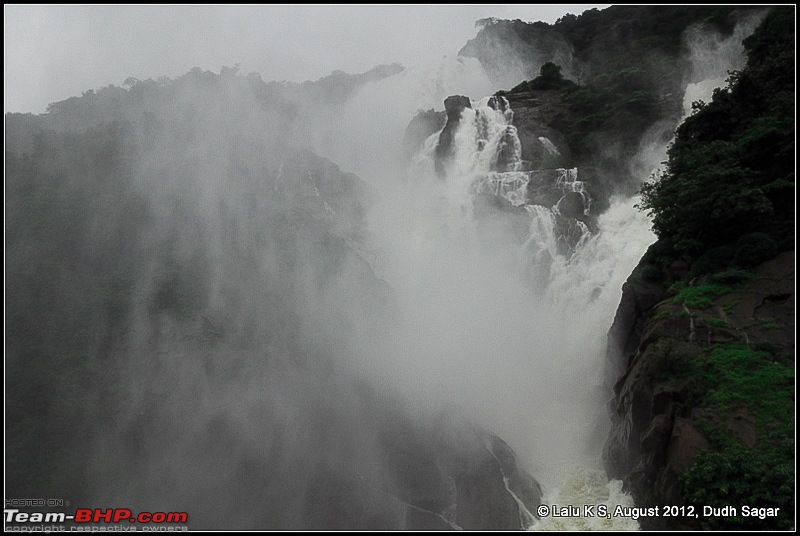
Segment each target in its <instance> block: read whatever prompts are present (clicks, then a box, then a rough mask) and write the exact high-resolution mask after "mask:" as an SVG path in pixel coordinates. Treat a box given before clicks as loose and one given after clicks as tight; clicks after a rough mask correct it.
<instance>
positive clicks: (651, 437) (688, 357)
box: [604, 251, 795, 528]
mask: <svg viewBox="0 0 800 536" xmlns="http://www.w3.org/2000/svg"><path fill="white" fill-rule="evenodd" d="M678 269H680V267H678ZM725 277H726V276H717V277H716V278H715V277H713V276H712V277H706V278H698V279H696V280H694V281H693V283H692V285H691V286H686V287H683V288H681V285H677V286H673V287H672V288H670V289H667V288H665V287H664V286H663V285H660V284H658V283H653V282H648V281H646V279H645V278H644V277H643V275H642V272H641V270H640V269H637V270H636V271H635V272H634V273H633V274H632V275H631V277H630V278H629V279H628V282H627V283H626V284H625V286H624V287H623V297H622V302H621V304H620V307H619V309H618V311H617V315H616V318H615V320H614V324H613V326H612V328H611V330H610V332H609V355H608V359H609V363H610V377H611V378H619V379H618V380H617V381H616V383H615V384H614V387H613V389H614V401H613V404H612V415H613V419H612V420H613V428H612V431H611V434H610V437H609V439H608V442H607V444H606V448H605V454H604V459H605V465H606V469H607V471H608V473H609V476H611V477H613V478H621V479H623V480H624V482H625V486H626V487H627V489H629V490H630V492H631V493H632V494H633V495H634V498H635V500H636V502H637V504H638V505H640V506H663V505H689V504H696V503H695V502H694V501H693V500H692V499H694V500H696V499H697V497H696V496H693V495H692V491H693V490H692V485H693V484H692V482H691V481H690V480H687V478H689V477H691V476H693V475H694V473H696V472H697V471H698V470H697V469H694V472H690V469H692V468H693V466H695V464H697V463H698V462H700V463H703V462H704V461H705V462H706V463H709V462H708V461H707V460H708V458H701V454H703V453H706V455H708V453H709V452H711V451H713V450H714V449H717V448H718V449H722V450H725V449H735V448H739V447H738V445H741V446H743V448H746V449H749V450H750V458H749V459H747V460H746V461H745V463H747V464H752V465H751V466H750V467H740V468H736V470H735V473H734V474H732V475H726V474H724V473H723V472H719V473H718V474H717V477H718V478H719V479H724V478H730V479H731V481H732V482H734V483H735V482H737V481H738V482H739V483H740V485H741V486H743V487H744V486H749V485H753V483H752V482H749V480H748V479H749V478H755V477H754V476H753V475H751V474H750V472H751V471H752V472H753V473H758V475H757V476H758V478H760V479H761V481H762V482H761V484H760V485H759V486H758V488H759V489H760V490H761V491H763V488H762V486H775V488H776V489H780V488H781V487H782V486H785V485H787V484H789V485H791V479H789V478H788V476H789V475H782V474H779V473H775V474H773V473H771V472H769V471H764V467H760V466H757V465H756V464H757V463H758V462H759V461H760V459H761V458H763V457H764V456H768V455H767V454H763V452H764V451H771V450H772V449H773V448H774V447H775V443H774V442H775V436H776V434H778V435H779V434H780V433H781V428H780V427H781V426H786V423H785V422H783V419H784V418H785V417H786V415H785V414H784V413H785V410H786V409H787V404H788V409H789V410H790V411H791V396H792V392H793V378H792V374H791V369H792V367H793V366H794V358H793V356H794V332H795V324H794V310H795V309H794V308H795V293H794V281H795V273H794V252H793V251H790V252H784V253H782V254H780V255H779V256H778V257H777V258H775V259H773V260H771V261H768V262H766V263H764V264H761V265H760V266H758V267H757V268H756V269H755V270H754V271H753V273H752V274H749V275H736V274H733V275H728V276H727V277H728V279H725ZM723 279H725V282H724V283H722V282H720V281H721V280H723ZM697 296H702V297H703V299H698V298H697ZM787 396H788V397H789V398H787ZM781 407H782V408H783V409H781ZM731 442H735V443H737V444H738V445H737V446H735V447H732V446H730V443H731ZM769 455H771V454H769ZM781 463H783V464H785V461H783V462H781ZM773 469H776V468H773ZM759 471H761V473H759ZM755 488H756V486H754V485H753V488H752V489H751V490H750V493H751V495H750V497H751V500H754V501H756V502H757V504H754V506H763V507H770V506H771V507H776V508H777V507H781V506H785V505H783V504H782V503H780V502H779V501H778V500H776V499H773V500H770V499H768V498H765V497H763V496H762V497H759V496H758V495H757V493H756V492H755ZM743 498H744V497H737V496H736V495H735V494H734V492H733V490H732V491H731V498H730V501H736V500H741V499H743ZM709 505H710V504H709ZM700 506H702V505H700ZM714 506H716V505H714ZM721 506H724V505H721ZM786 515H787V516H788V515H789V512H786ZM786 520H787V517H781V522H785V521H786ZM776 521H777V520H776ZM676 522H677V523H678V526H680V525H685V526H688V527H698V526H708V525H707V524H705V525H704V524H701V523H700V522H698V521H697V520H693V519H678V520H670V519H664V518H644V519H643V520H642V525H643V527H645V528H675V527H676V524H675V523H676ZM718 522H719V523H720V524H719V525H716V526H717V527H723V526H736V522H735V520H730V519H729V520H723V519H720V520H718ZM711 526H714V525H711ZM761 526H762V527H763V526H764V525H761ZM770 526H775V527H778V526H782V525H780V524H777V523H776V524H774V525H770Z"/></svg>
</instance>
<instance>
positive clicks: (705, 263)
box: [691, 245, 736, 277]
mask: <svg viewBox="0 0 800 536" xmlns="http://www.w3.org/2000/svg"><path fill="white" fill-rule="evenodd" d="M735 254H736V248H735V247H733V246H731V245H727V246H717V247H715V248H711V249H709V250H708V251H706V252H705V253H703V254H702V255H700V257H699V258H698V259H697V260H696V261H695V262H694V264H693V265H692V269H691V275H692V277H697V276H699V275H705V274H710V273H713V272H717V271H719V270H724V269H725V268H727V267H728V266H730V264H731V262H732V261H733V257H734V255H735Z"/></svg>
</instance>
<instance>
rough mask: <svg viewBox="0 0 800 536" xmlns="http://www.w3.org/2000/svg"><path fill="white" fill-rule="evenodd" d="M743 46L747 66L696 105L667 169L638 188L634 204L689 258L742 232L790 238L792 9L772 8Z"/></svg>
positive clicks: (785, 241)
mask: <svg viewBox="0 0 800 536" xmlns="http://www.w3.org/2000/svg"><path fill="white" fill-rule="evenodd" d="M744 45H745V48H746V50H747V53H748V62H747V66H746V67H745V68H744V70H742V71H740V72H734V73H732V74H731V76H730V78H729V83H728V85H727V87H725V88H720V89H717V90H716V91H715V92H714V96H713V99H712V101H711V102H710V103H703V102H697V103H695V104H694V113H693V114H692V115H691V116H690V117H689V118H687V119H686V121H685V122H684V123H683V124H682V125H681V126H680V128H679V129H678V132H677V136H676V139H675V142H674V143H673V144H672V146H671V147H670V149H669V152H668V155H669V161H668V162H667V169H666V172H665V173H663V174H662V175H661V176H659V177H657V178H656V179H655V180H653V181H651V182H648V183H646V184H645V185H643V187H642V190H641V193H642V203H641V208H642V209H644V210H646V211H648V213H649V214H650V215H651V216H652V218H653V229H654V231H655V232H656V234H657V235H658V236H659V238H660V239H662V240H668V241H670V242H671V243H672V244H673V249H674V254H675V255H676V256H677V255H686V256H688V258H690V259H692V260H695V259H697V258H698V257H699V256H700V255H701V254H703V253H704V252H707V251H708V250H710V249H711V248H715V247H720V246H725V245H735V244H736V243H737V241H739V240H740V239H741V237H742V236H743V235H745V234H748V233H755V232H759V233H766V235H767V237H765V238H764V241H765V242H766V241H767V240H773V241H775V242H776V243H778V244H783V245H784V246H788V245H789V242H788V241H789V240H792V237H793V228H794V182H795V177H794V154H795V143H794V135H795V127H794V121H795V120H794V117H795V116H794V91H795V87H794V13H793V10H792V9H791V8H778V9H775V10H774V11H773V12H772V13H771V14H770V15H768V17H767V18H766V19H765V20H764V22H763V24H761V26H760V27H759V28H758V29H757V31H756V32H755V33H754V34H753V35H752V36H751V37H749V38H748V39H746V40H745V41H744ZM784 249H785V248H784ZM734 251H735V250H734ZM776 253H777V252H776Z"/></svg>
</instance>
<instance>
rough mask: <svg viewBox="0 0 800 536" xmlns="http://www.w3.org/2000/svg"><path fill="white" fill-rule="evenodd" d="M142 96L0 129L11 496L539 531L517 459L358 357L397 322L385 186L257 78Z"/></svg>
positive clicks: (255, 519) (144, 89)
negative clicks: (327, 153)
mask: <svg viewBox="0 0 800 536" xmlns="http://www.w3.org/2000/svg"><path fill="white" fill-rule="evenodd" d="M130 86H131V87H130V88H129V89H123V88H106V89H105V90H101V91H98V92H97V93H96V94H95V93H87V94H85V95H84V96H82V97H76V98H74V99H70V100H68V101H65V102H62V103H55V104H54V105H52V106H51V108H50V112H49V113H47V114H44V115H42V116H35V117H34V116H25V115H19V114H16V115H15V114H12V115H8V116H7V117H6V123H7V126H8V127H9V128H7V131H6V140H7V145H6V169H5V171H6V229H7V234H6V245H7V258H6V270H7V272H6V273H7V275H6V277H7V307H8V313H9V314H8V320H7V322H8V324H7V328H8V330H7V340H6V367H7V368H6V372H7V374H6V382H7V383H6V396H7V398H6V412H7V413H6V416H7V420H6V437H7V439H8V445H7V451H6V465H7V467H8V475H7V478H8V480H7V487H8V490H7V491H8V493H9V495H10V496H13V497H64V498H65V499H66V500H69V501H70V502H71V503H72V504H114V505H122V504H125V505H127V506H128V507H131V508H134V509H137V510H140V511H145V510H149V511H161V510H167V509H168V510H173V511H186V512H188V513H189V523H188V524H189V526H190V527H191V528H218V529H222V528H227V529H229V528H233V527H235V528H243V529H245V528H248V529H264V528H269V529H310V528H312V529H329V530H330V529H336V528H341V529H350V530H353V529H401V528H427V527H436V528H447V529H451V528H455V527H456V526H458V527H461V528H467V529H469V528H476V529H477V528H495V529H518V528H521V527H522V526H523V523H527V522H528V520H527V519H526V518H525V517H524V515H523V514H522V512H523V510H524V509H531V510H534V509H535V507H536V506H537V504H538V501H539V495H540V492H539V489H538V484H537V483H536V481H535V480H533V479H532V478H531V477H530V476H529V475H527V473H525V472H524V471H523V470H522V469H521V468H518V467H517V465H516V462H515V458H514V454H513V451H511V449H510V447H508V446H507V445H506V444H505V443H504V442H503V441H502V440H500V439H499V438H497V437H495V436H493V435H491V434H489V433H487V432H484V431H482V430H480V429H476V428H475V427H473V426H472V425H471V424H468V423H461V422H454V421H452V420H451V419H448V420H447V423H446V424H447V426H445V425H443V424H442V423H439V422H438V421H437V420H436V417H435V416H427V417H426V418H427V419H428V420H426V419H424V418H417V417H415V418H412V417H410V415H412V412H411V411H410V410H408V408H406V406H404V405H403V403H401V402H399V401H398V399H397V397H395V396H394V395H393V393H391V392H387V391H386V390H382V389H378V388H377V387H376V386H375V385H373V384H372V383H371V378H370V377H368V374H367V373H366V372H364V371H363V370H361V369H360V368H359V366H358V360H357V359H356V354H359V353H365V352H367V351H368V350H367V349H365V348H364V347H363V346H359V345H358V344H357V343H356V341H355V340H354V339H355V337H354V336H353V331H354V330H355V329H356V328H358V327H359V326H360V327H365V329H369V330H371V331H373V332H375V333H381V332H383V330H384V329H385V327H384V326H385V323H391V322H393V321H394V318H393V315H394V306H393V300H394V295H393V292H392V290H391V288H389V286H388V285H387V284H386V283H385V282H383V281H380V280H379V279H378V278H377V277H376V276H375V274H374V272H373V270H372V267H371V266H370V264H369V263H368V262H367V261H366V260H365V255H364V254H363V248H364V247H365V245H364V237H365V235H366V234H367V230H366V227H365V214H366V211H367V209H368V208H369V206H370V205H371V204H372V203H373V202H374V196H375V192H374V190H373V189H372V188H371V187H370V186H368V184H367V183H366V182H364V181H363V180H361V179H360V178H359V177H357V176H355V175H353V174H351V173H347V172H344V171H342V170H341V169H340V168H339V167H338V166H336V165H335V164H334V163H332V162H330V161H328V160H326V159H324V158H321V157H319V156H316V155H314V154H313V153H311V152H309V151H307V150H303V149H301V148H298V147H297V146H296V145H295V141H296V140H295V139H294V137H293V136H292V135H291V132H292V128H293V126H294V123H293V121H294V119H295V115H296V114H295V113H294V112H293V109H292V107H291V106H285V105H286V104H287V103H286V100H285V99H279V98H272V97H269V96H268V95H269V92H268V86H267V85H266V84H264V83H263V82H261V81H260V80H258V79H255V78H253V77H242V76H239V75H238V74H237V73H236V72H235V70H224V71H223V72H222V73H220V74H219V75H217V74H214V73H209V72H200V71H199V70H198V71H192V72H190V73H188V74H187V75H185V76H183V77H181V78H179V79H177V80H174V81H171V80H162V81H160V82H131V84H130ZM326 91H327V90H325V91H323V92H322V93H318V95H322V94H327V93H326ZM265 92H267V93H265ZM320 98H322V97H320ZM301 101H302V99H301ZM369 357H371V356H369V355H367V356H366V357H364V360H367V359H368V358H369ZM518 498H522V501H523V502H518ZM523 505H527V506H526V507H524V508H523Z"/></svg>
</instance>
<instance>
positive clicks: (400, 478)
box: [381, 417, 541, 530]
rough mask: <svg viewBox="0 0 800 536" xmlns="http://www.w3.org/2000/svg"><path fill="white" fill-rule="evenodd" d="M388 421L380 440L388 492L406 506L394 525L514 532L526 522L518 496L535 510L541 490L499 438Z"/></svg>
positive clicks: (414, 528)
mask: <svg viewBox="0 0 800 536" xmlns="http://www.w3.org/2000/svg"><path fill="white" fill-rule="evenodd" d="M387 424H389V426H387V428H386V430H385V432H384V434H383V436H382V440H381V441H382V443H383V444H384V449H385V451H386V452H387V456H388V457H387V460H388V467H389V468H390V470H391V472H392V473H393V474H394V475H395V476H394V483H395V484H394V486H395V487H394V489H393V490H392V491H391V495H392V496H394V497H395V498H396V500H397V501H399V504H400V505H401V506H402V507H404V508H405V509H406V514H405V522H404V524H403V525H402V526H401V527H398V528H404V529H407V530H426V529H428V528H430V529H435V530H439V529H445V530H448V529H449V530H452V529H464V530H518V529H520V528H523V527H524V526H525V523H528V522H529V521H530V520H529V519H526V517H525V516H526V514H525V513H524V512H522V511H521V510H522V507H521V506H520V504H519V503H518V502H517V499H519V500H520V501H522V503H523V504H524V508H525V509H526V510H528V511H530V512H535V511H536V506H538V505H539V504H540V501H541V488H540V487H539V484H538V483H537V482H536V481H535V480H534V479H533V478H532V477H531V476H530V475H528V474H527V473H526V472H525V471H523V470H521V469H519V468H518V466H517V463H516V456H515V454H514V452H513V451H512V450H511V448H510V447H509V446H508V445H507V444H506V443H505V442H504V441H503V440H501V439H500V438H498V437H496V436H493V435H490V434H486V433H485V432H482V431H480V430H475V429H471V428H463V427H458V426H457V427H453V426H452V425H451V426H446V427H442V428H437V429H436V430H434V429H420V428H419V427H417V426H412V425H411V423H410V422H409V421H407V420H406V419H404V418H402V417H398V419H397V420H392V419H390V420H389V421H387ZM504 479H507V480H508V488H506V484H505V482H504ZM509 490H510V491H509ZM512 492H513V494H514V495H516V497H517V499H515V498H514V496H513V495H512V494H511V493H512Z"/></svg>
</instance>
